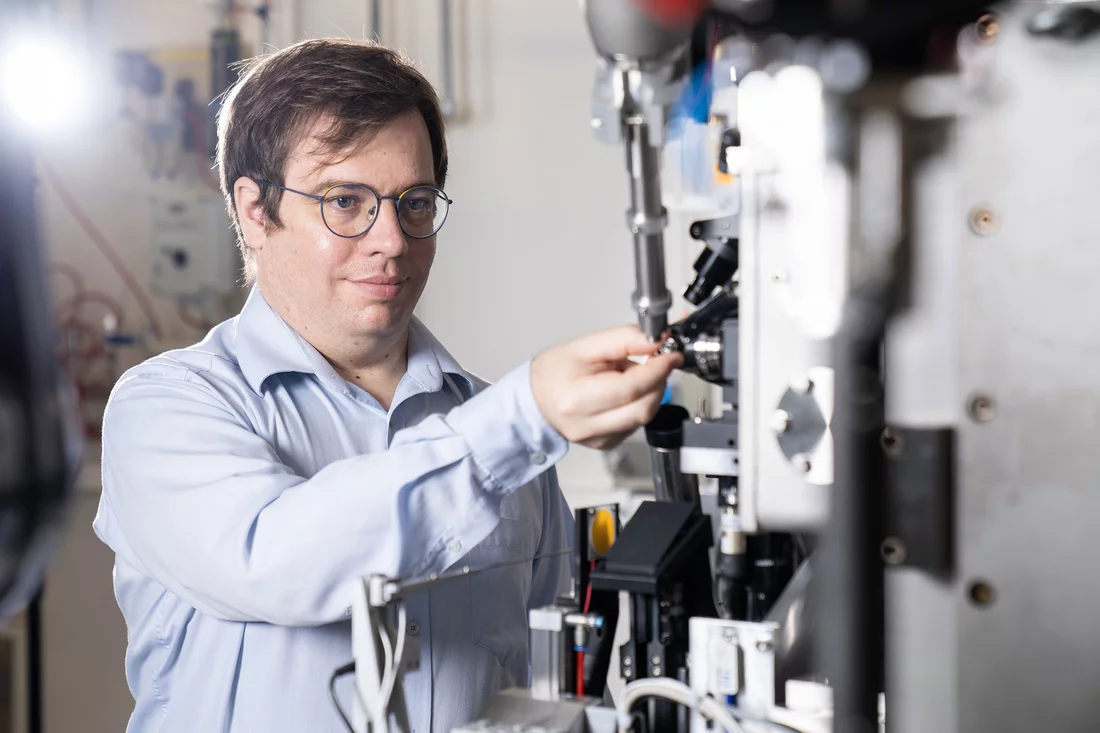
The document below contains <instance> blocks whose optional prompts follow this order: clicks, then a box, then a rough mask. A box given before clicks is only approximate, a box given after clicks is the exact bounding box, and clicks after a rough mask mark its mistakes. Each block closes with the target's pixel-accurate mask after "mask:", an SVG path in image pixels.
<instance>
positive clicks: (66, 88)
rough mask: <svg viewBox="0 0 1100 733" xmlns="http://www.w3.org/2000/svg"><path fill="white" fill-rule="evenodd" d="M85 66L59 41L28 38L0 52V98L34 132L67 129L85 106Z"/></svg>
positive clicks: (17, 40) (19, 38)
mask: <svg viewBox="0 0 1100 733" xmlns="http://www.w3.org/2000/svg"><path fill="white" fill-rule="evenodd" d="M86 69H87V65H86V62H85V61H84V60H82V59H81V58H80V56H79V55H78V54H76V53H75V52H74V51H73V48H72V47H71V46H69V45H66V44H65V43H64V42H63V41H62V40H61V39H59V38H52V37H49V36H26V37H17V38H13V39H11V40H10V41H9V42H5V43H3V48H2V49H0V99H2V100H3V104H4V106H5V107H7V108H8V110H9V111H10V113H11V114H12V115H14V116H15V117H16V118H17V119H19V120H20V121H21V122H23V123H24V124H26V125H27V126H28V127H30V128H31V129H32V130H34V131H53V130H57V129H60V128H63V127H68V126H71V125H72V124H73V123H74V122H75V121H76V120H77V119H78V118H80V117H81V116H83V115H84V114H85V113H86V111H87V107H88V101H89V92H90V88H89V86H90V82H91V80H90V79H89V77H88V75H87V73H86Z"/></svg>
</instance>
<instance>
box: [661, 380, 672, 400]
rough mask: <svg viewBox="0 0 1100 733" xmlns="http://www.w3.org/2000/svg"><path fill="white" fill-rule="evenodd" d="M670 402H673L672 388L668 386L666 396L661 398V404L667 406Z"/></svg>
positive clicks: (666, 386)
mask: <svg viewBox="0 0 1100 733" xmlns="http://www.w3.org/2000/svg"><path fill="white" fill-rule="evenodd" d="M669 402H672V387H671V385H668V384H666V385H665V396H664V397H662V398H661V404H662V405H667V404H668V403H669Z"/></svg>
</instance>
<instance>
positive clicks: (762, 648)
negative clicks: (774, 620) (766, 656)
mask: <svg viewBox="0 0 1100 733" xmlns="http://www.w3.org/2000/svg"><path fill="white" fill-rule="evenodd" d="M771 650H772V642H771V639H761V640H760V641H758V642H756V651H758V652H770V651H771Z"/></svg>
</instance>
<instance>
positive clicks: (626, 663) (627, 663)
mask: <svg viewBox="0 0 1100 733" xmlns="http://www.w3.org/2000/svg"><path fill="white" fill-rule="evenodd" d="M632 664H634V660H633V659H631V658H630V657H623V666H624V667H629V666H630V665H632Z"/></svg>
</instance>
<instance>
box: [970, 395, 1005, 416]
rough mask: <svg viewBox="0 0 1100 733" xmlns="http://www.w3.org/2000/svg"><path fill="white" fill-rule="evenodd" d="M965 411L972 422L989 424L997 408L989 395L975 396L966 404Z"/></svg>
mask: <svg viewBox="0 0 1100 733" xmlns="http://www.w3.org/2000/svg"><path fill="white" fill-rule="evenodd" d="M966 411H967V413H968V414H969V415H970V419H971V420H973V421H974V422H989V421H990V420H992V419H993V418H994V417H995V416H996V414H997V407H996V405H995V404H994V403H993V398H992V397H990V396H989V395H984V394H976V395H974V396H972V397H971V398H970V400H969V401H968V402H967V403H966Z"/></svg>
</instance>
